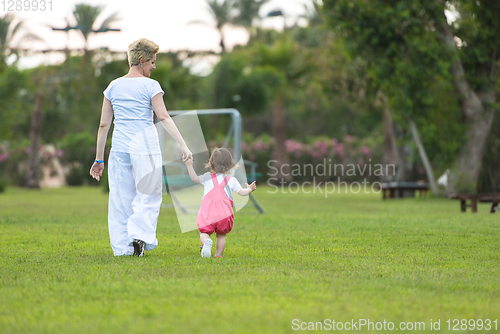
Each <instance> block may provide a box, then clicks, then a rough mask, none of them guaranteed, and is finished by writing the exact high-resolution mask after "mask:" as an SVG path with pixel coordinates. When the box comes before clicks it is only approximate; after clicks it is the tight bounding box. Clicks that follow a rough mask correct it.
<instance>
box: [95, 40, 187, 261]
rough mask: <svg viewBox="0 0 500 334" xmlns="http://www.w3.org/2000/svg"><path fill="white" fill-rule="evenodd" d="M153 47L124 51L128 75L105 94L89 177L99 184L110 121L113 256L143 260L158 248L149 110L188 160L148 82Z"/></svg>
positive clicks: (155, 154)
mask: <svg viewBox="0 0 500 334" xmlns="http://www.w3.org/2000/svg"><path fill="white" fill-rule="evenodd" d="M158 49H159V47H158V45H157V44H155V43H153V42H152V41H149V40H147V39H144V38H143V39H139V40H137V41H135V42H133V43H132V44H130V46H129V48H128V52H127V54H128V62H129V65H130V70H129V72H128V73H127V74H126V75H125V76H123V77H121V78H118V79H115V80H113V81H112V82H111V83H110V84H109V86H108V88H106V90H105V91H104V102H103V106H102V114H101V124H100V126H99V130H98V133H97V149H96V160H95V162H94V164H93V165H92V167H91V168H90V175H92V177H93V178H95V179H96V180H98V181H99V179H100V177H101V176H102V172H103V170H104V147H105V143H106V138H107V136H108V131H109V128H110V126H111V122H112V121H113V116H114V130H113V137H112V147H111V153H110V155H109V161H108V168H109V170H108V179H109V190H110V192H109V209H108V227H109V237H110V242H111V247H112V248H113V253H114V255H115V256H120V255H137V256H143V255H144V251H145V250H151V249H153V248H155V247H156V246H157V245H158V240H157V239H156V224H157V221H158V215H159V213H160V205H161V201H162V192H161V189H162V184H161V179H162V178H161V170H162V169H161V168H162V159H161V151H160V145H159V140H158V133H157V131H156V128H155V127H154V124H153V110H154V112H155V113H156V116H157V117H158V119H159V120H160V121H161V123H162V125H163V127H164V128H165V130H166V131H167V132H168V133H169V134H170V135H171V136H172V137H173V138H174V139H175V140H176V141H177V143H178V144H179V145H180V147H181V151H182V161H183V162H184V161H186V160H188V159H190V158H192V153H191V151H190V150H189V149H188V147H187V145H186V143H185V142H184V139H183V138H182V136H181V134H180V133H179V130H178V129H177V127H176V126H175V124H174V122H173V120H172V119H171V118H170V116H169V115H168V113H167V109H166V108H165V104H164V102H163V94H164V92H163V90H162V89H161V87H160V85H159V84H158V82H157V81H155V80H152V79H150V78H149V76H150V74H151V71H152V70H154V69H155V68H156V67H155V61H156V54H157V53H158Z"/></svg>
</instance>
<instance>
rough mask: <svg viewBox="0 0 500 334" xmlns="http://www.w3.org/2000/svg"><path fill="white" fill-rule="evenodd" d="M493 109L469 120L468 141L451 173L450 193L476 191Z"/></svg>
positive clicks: (448, 188) (448, 189)
mask: <svg viewBox="0 0 500 334" xmlns="http://www.w3.org/2000/svg"><path fill="white" fill-rule="evenodd" d="M493 115H494V111H493V110H486V111H484V113H483V115H478V116H476V117H474V119H472V120H470V121H469V132H468V134H467V141H466V142H465V145H464V147H463V148H462V151H461V152H460V154H459V156H458V158H457V160H456V161H455V164H454V166H453V169H452V171H451V175H450V181H451V182H449V186H448V187H447V189H446V190H447V192H448V193H457V192H460V193H463V192H465V193H472V194H473V193H476V192H477V183H478V180H479V173H480V172H481V167H482V162H483V153H484V147H485V144H486V140H487V138H488V135H489V133H490V130H491V124H492V123H493Z"/></svg>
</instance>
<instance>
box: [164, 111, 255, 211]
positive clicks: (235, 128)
mask: <svg viewBox="0 0 500 334" xmlns="http://www.w3.org/2000/svg"><path fill="white" fill-rule="evenodd" d="M192 111H195V112H196V114H197V115H230V116H231V119H232V122H231V126H230V128H229V130H228V132H227V135H226V139H225V140H224V145H223V147H227V146H228V145H229V142H230V140H231V137H232V138H233V144H234V149H235V154H237V155H235V157H234V160H236V161H238V160H239V159H240V156H239V154H241V132H242V126H241V124H242V121H241V114H240V112H239V111H238V110H236V109H202V110H174V111H169V112H168V114H169V115H170V116H182V114H185V113H188V112H192ZM243 163H244V164H245V165H247V166H249V167H250V174H249V176H250V178H249V179H248V181H249V183H252V182H253V181H256V178H257V177H256V168H257V166H258V164H257V163H255V162H253V161H248V160H243ZM163 177H164V178H165V177H166V172H165V167H164V166H163ZM169 194H170V196H171V197H172V201H173V202H175V203H176V205H178V206H179V208H180V209H181V210H182V212H183V213H185V214H187V213H188V210H187V208H186V207H184V206H183V205H182V203H181V202H180V201H179V199H178V198H177V197H176V196H175V194H174V193H173V192H169ZM249 197H250V200H251V201H252V203H253V205H254V206H255V208H256V209H257V210H258V211H259V213H261V214H262V213H264V212H265V211H264V208H263V207H262V206H261V205H260V204H259V202H258V201H257V199H256V198H255V197H254V196H253V194H250V195H249ZM162 206H168V205H167V204H162Z"/></svg>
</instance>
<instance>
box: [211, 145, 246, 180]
mask: <svg viewBox="0 0 500 334" xmlns="http://www.w3.org/2000/svg"><path fill="white" fill-rule="evenodd" d="M205 167H206V168H207V169H209V170H210V172H211V173H221V174H230V173H231V170H232V169H236V168H238V167H239V166H238V164H237V163H235V162H234V161H233V156H232V155H231V152H229V151H228V150H227V149H225V148H223V147H221V148H217V147H215V148H214V149H213V150H212V155H211V156H210V161H208V163H207V164H205Z"/></svg>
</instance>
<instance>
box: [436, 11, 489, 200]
mask: <svg viewBox="0 0 500 334" xmlns="http://www.w3.org/2000/svg"><path fill="white" fill-rule="evenodd" d="M443 35H444V41H445V43H446V45H447V46H448V47H449V48H450V49H451V50H452V51H453V52H455V53H456V45H455V40H454V35H453V31H452V30H451V27H450V26H449V25H448V23H447V22H446V21H445V22H444V23H443ZM450 72H451V76H452V80H453V84H454V86H455V88H456V90H457V91H458V93H459V95H460V99H461V110H462V114H463V116H464V119H465V122H467V124H468V125H469V130H468V133H467V140H466V142H465V145H464V147H463V148H462V150H461V151H460V153H459V155H458V157H457V160H456V161H455V163H454V165H453V168H452V171H451V174H450V179H449V182H448V186H447V188H446V192H447V193H448V194H450V193H457V192H458V193H463V192H465V193H476V191H477V183H478V180H479V172H480V171H481V165H482V161H483V152H484V146H485V144H486V139H487V138H488V135H489V133H490V130H491V124H492V123H493V115H494V111H493V110H491V109H486V108H485V107H484V106H485V104H491V103H495V94H494V92H487V93H482V94H480V93H478V92H476V91H474V90H473V89H472V88H471V87H470V85H469V83H468V81H467V78H466V77H465V72H464V68H463V65H462V61H461V60H460V58H458V57H457V60H456V61H455V63H454V64H453V65H452V67H451V70H450Z"/></svg>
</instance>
